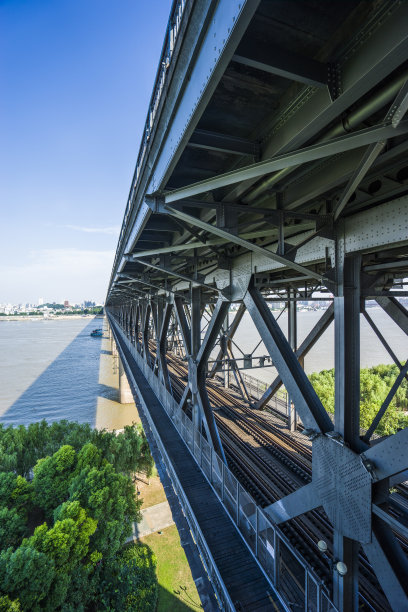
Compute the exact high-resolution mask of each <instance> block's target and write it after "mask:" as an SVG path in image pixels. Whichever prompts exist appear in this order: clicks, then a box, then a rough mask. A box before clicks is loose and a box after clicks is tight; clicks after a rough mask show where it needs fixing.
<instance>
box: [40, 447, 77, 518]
mask: <svg viewBox="0 0 408 612" xmlns="http://www.w3.org/2000/svg"><path fill="white" fill-rule="evenodd" d="M75 464H76V453H75V450H74V449H73V448H72V446H69V445H68V444H65V445H64V446H61V448H60V449H59V450H57V452H56V453H54V454H53V455H52V457H45V458H44V459H39V460H38V461H37V463H36V465H35V467H34V480H33V485H34V491H35V496H36V500H37V504H38V505H39V506H40V508H43V509H44V510H45V512H46V515H47V516H50V514H51V513H52V511H53V509H54V508H56V507H57V506H59V505H60V504H61V503H62V502H63V501H66V500H67V499H68V487H69V484H70V478H71V476H72V473H73V471H74V469H75Z"/></svg>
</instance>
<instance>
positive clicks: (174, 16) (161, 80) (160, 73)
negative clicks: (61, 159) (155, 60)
mask: <svg viewBox="0 0 408 612" xmlns="http://www.w3.org/2000/svg"><path fill="white" fill-rule="evenodd" d="M187 1H188V0H174V1H173V6H172V8H171V12H170V18H169V21H168V23H167V29H166V34H165V37H164V42H163V47H162V52H161V56H160V62H159V66H158V69H157V73H156V79H155V82H154V86H153V92H152V96H151V98H150V102H149V110H148V112H147V117H146V122H145V126H144V130H143V135H142V141H141V143H140V149H139V154H138V156H137V162H136V168H135V172H134V176H133V180H132V184H131V187H130V192H129V198H128V201H127V203H126V208H125V214H124V217H123V222H122V227H121V230H120V234H119V241H118V249H119V247H120V245H121V244H122V240H123V238H124V234H125V232H126V227H127V224H128V220H129V216H130V213H131V210H132V205H133V200H134V197H135V193H136V185H137V181H138V179H139V176H140V172H141V170H142V167H143V164H144V161H145V156H146V152H147V148H148V145H149V142H150V136H151V133H152V130H153V125H154V122H155V119H156V115H157V110H158V108H159V104H160V100H161V96H162V93H163V89H164V86H165V83H166V79H167V73H168V70H169V67H170V62H171V59H172V56H173V52H174V48H175V45H176V41H177V37H178V34H179V32H180V25H181V22H182V17H183V14H184V9H185V6H186V3H187ZM118 255H119V251H118V250H117V252H116V255H115V261H114V264H113V269H114V270H115V267H116V264H117V258H118Z"/></svg>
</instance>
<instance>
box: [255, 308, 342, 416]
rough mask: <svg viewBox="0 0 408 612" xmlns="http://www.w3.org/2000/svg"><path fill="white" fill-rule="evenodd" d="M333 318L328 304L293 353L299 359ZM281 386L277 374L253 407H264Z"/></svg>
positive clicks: (332, 310)
mask: <svg viewBox="0 0 408 612" xmlns="http://www.w3.org/2000/svg"><path fill="white" fill-rule="evenodd" d="M333 318H334V306H333V304H330V306H329V307H328V308H327V310H326V311H325V312H324V314H323V315H322V316H321V317H320V319H319V320H318V322H317V323H316V325H315V326H314V327H313V329H312V330H311V331H310V332H309V334H308V335H307V336H306V338H305V339H304V340H303V342H302V344H301V345H300V346H299V348H298V350H297V351H296V353H295V355H296V357H297V358H298V359H299V360H304V358H305V357H306V355H307V353H308V352H309V351H310V350H311V349H312V348H313V347H314V345H315V344H316V342H317V341H318V340H319V338H321V336H322V335H323V334H324V332H325V331H326V329H327V328H328V327H329V325H330V323H331V322H332V321H333ZM281 386H282V379H281V377H280V376H279V375H278V376H277V377H276V378H275V380H274V381H273V382H272V384H271V385H270V387H268V389H267V390H266V391H265V393H264V394H263V396H262V397H261V399H260V400H259V401H258V402H257V403H256V404H255V408H258V409H260V408H264V406H266V404H267V403H268V402H269V401H270V399H271V398H272V397H273V396H274V395H275V393H276V391H277V390H278V389H279V388H280V387H281Z"/></svg>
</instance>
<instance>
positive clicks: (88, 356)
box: [0, 308, 407, 425]
mask: <svg viewBox="0 0 408 612" xmlns="http://www.w3.org/2000/svg"><path fill="white" fill-rule="evenodd" d="M369 313H370V315H371V316H372V318H373V319H374V320H375V322H376V323H377V325H378V326H379V328H380V329H381V330H382V332H383V334H384V335H385V337H386V339H387V340H388V342H389V344H390V345H391V347H392V348H393V350H394V351H395V353H396V354H397V356H398V357H399V358H400V360H401V361H405V360H406V359H407V354H406V351H407V342H406V338H405V336H404V334H403V333H402V332H401V331H400V330H399V328H398V327H397V326H396V325H395V324H394V323H393V322H392V321H391V319H390V318H389V317H388V315H386V313H384V311H382V310H381V309H380V308H372V309H370V310H369ZM322 314H323V311H317V312H299V313H298V344H299V343H300V342H302V340H303V339H304V338H305V336H306V335H307V333H308V332H309V331H310V330H311V329H312V327H313V325H314V324H315V323H316V322H317V320H318V319H319V317H320V316H321V315H322ZM275 315H277V313H276V312H275ZM279 324H280V325H281V327H282V329H283V330H284V331H286V327H287V316H286V314H283V315H282V316H281V317H280V319H279ZM95 327H102V320H101V319H87V318H81V319H64V320H52V319H51V320H47V319H44V320H41V319H40V320H38V319H36V320H34V319H33V320H15V321H1V320H0V421H1V422H3V423H4V424H6V425H9V424H20V423H22V424H28V423H30V422H33V421H38V420H41V419H43V418H44V419H46V420H47V421H55V420H59V419H69V420H75V421H78V422H81V423H84V422H88V423H90V424H91V425H95V424H96V420H97V402H98V397H100V396H105V397H108V398H109V397H112V393H113V391H114V390H113V391H112V388H111V387H110V386H108V385H106V384H105V385H104V384H101V378H100V376H99V373H100V364H101V359H102V358H103V357H102V356H103V354H104V353H106V350H104V349H103V348H102V343H101V339H100V338H92V337H91V336H90V335H89V334H90V332H91V330H92V329H94V328H95ZM235 341H236V343H237V344H238V345H239V346H240V348H241V350H242V351H243V352H245V353H250V352H252V351H253V349H254V348H255V346H256V344H257V343H258V341H259V336H258V334H257V331H256V329H255V326H254V324H253V323H252V320H251V319H250V317H249V315H248V314H247V313H246V314H245V315H244V318H243V320H242V322H241V325H240V326H239V328H238V331H237V333H236V336H235ZM234 351H235V355H236V357H238V356H240V352H239V350H238V349H236V348H235V349H234ZM265 354H266V351H265V347H264V346H263V345H260V346H259V347H258V349H257V350H256V351H255V353H254V357H256V356H260V355H265ZM258 363H259V361H258V360H257V359H254V361H253V365H257V364H258ZM378 363H391V359H390V357H389V356H388V353H387V352H386V351H385V349H384V348H383V347H382V345H381V344H380V342H379V341H378V339H377V338H376V336H375V335H374V333H373V332H372V331H371V329H370V328H369V326H368V324H367V323H366V321H365V320H362V322H361V367H370V366H373V365H376V364H378ZM240 365H242V362H241V364H240ZM333 365H334V331H333V324H332V325H331V326H330V327H329V329H328V330H327V331H326V333H325V334H324V336H323V337H322V339H321V340H320V341H319V342H318V343H317V344H316V346H315V347H314V348H313V349H312V351H311V352H310V353H309V355H308V356H307V358H306V360H305V369H306V372H307V373H311V372H316V371H320V370H322V369H326V368H332V367H333ZM248 373H249V374H251V375H252V376H255V377H257V378H259V379H261V380H264V381H266V382H270V381H271V380H272V379H273V377H274V374H275V372H274V370H273V368H265V369H263V370H262V369H252V370H248Z"/></svg>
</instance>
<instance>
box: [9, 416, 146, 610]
mask: <svg viewBox="0 0 408 612" xmlns="http://www.w3.org/2000/svg"><path fill="white" fill-rule="evenodd" d="M152 468H153V460H152V458H151V456H150V453H149V450H148V445H147V441H146V439H145V436H144V433H143V430H142V429H141V428H138V427H136V426H132V427H126V428H125V430H124V431H123V433H119V434H116V433H111V432H106V431H96V430H94V429H91V427H89V425H79V424H78V423H69V422H67V421H61V422H59V423H53V424H52V425H47V424H46V423H45V422H44V421H43V422H41V423H34V424H31V425H29V426H28V427H27V428H26V427H22V426H20V427H17V428H13V427H7V428H5V427H3V426H1V425H0V612H2V611H3V610H4V611H6V610H7V611H18V610H22V611H25V610H30V611H31V610H32V611H34V612H36V611H40V610H46V611H50V612H51V611H53V610H64V611H69V610H72V611H73V610H76V611H79V612H81V611H84V612H85V611H93V610H113V609H118V610H119V609H120V610H146V612H147V611H149V610H154V606H155V602H156V598H157V580H156V576H155V558H154V555H153V553H151V551H150V549H149V550H147V547H145V548H146V550H145V548H143V547H141V546H136V547H134V546H133V547H131V548H130V549H126V548H124V546H125V543H126V540H127V539H128V538H129V536H131V534H132V523H133V521H137V520H139V519H140V506H141V501H140V500H138V499H137V498H136V497H135V495H134V487H133V483H132V479H131V473H132V472H134V471H136V470H137V471H142V470H145V471H147V472H148V473H150V472H151V470H152ZM139 549H140V550H139ZM149 551H150V552H149ZM115 606H116V607H115Z"/></svg>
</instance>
